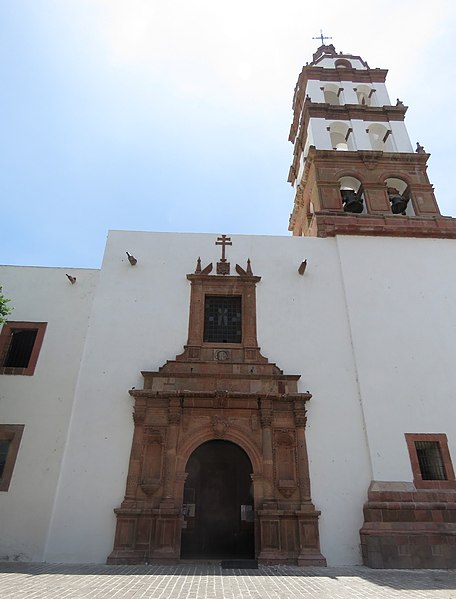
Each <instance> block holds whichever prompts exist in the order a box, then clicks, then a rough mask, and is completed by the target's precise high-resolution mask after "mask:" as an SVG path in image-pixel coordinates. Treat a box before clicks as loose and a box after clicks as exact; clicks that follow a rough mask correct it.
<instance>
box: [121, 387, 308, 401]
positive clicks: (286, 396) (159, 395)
mask: <svg viewBox="0 0 456 599" xmlns="http://www.w3.org/2000/svg"><path fill="white" fill-rule="evenodd" d="M128 393H129V394H130V395H131V396H132V397H135V398H150V399H170V398H173V399H174V398H179V399H183V400H185V399H219V398H220V397H223V398H224V399H241V400H249V399H255V400H257V399H262V398H266V397H267V399H270V400H281V401H286V400H289V401H292V400H293V401H295V400H301V401H309V399H310V398H311V397H312V394H311V393H268V394H267V396H266V395H265V394H264V393H256V392H255V393H250V392H242V391H176V390H169V391H153V390H151V389H130V391H129V392H128Z"/></svg>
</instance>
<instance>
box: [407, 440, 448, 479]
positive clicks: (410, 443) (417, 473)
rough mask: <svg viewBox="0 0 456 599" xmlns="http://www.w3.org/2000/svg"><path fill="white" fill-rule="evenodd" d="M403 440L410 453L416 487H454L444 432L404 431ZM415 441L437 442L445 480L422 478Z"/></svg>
mask: <svg viewBox="0 0 456 599" xmlns="http://www.w3.org/2000/svg"><path fill="white" fill-rule="evenodd" d="M405 440H406V442H407V448H408V452H409V455H410V463H411V466H412V472H413V482H414V484H415V487H416V488H417V489H436V488H437V489H456V478H455V474H454V469H453V463H452V461H451V456H450V450H449V449H448V439H447V436H446V434H445V433H405ZM416 441H431V442H435V443H438V444H439V449H440V455H441V456H442V461H443V467H444V469H445V474H446V477H447V478H446V480H423V478H422V475H421V469H420V464H419V461H418V454H417V451H416V446H415V442H416Z"/></svg>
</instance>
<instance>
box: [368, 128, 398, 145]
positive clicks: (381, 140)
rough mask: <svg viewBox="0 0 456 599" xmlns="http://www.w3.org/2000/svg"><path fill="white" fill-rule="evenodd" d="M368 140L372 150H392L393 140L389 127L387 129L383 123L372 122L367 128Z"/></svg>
mask: <svg viewBox="0 0 456 599" xmlns="http://www.w3.org/2000/svg"><path fill="white" fill-rule="evenodd" d="M367 133H368V135H369V140H370V143H371V147H372V149H373V150H377V151H381V152H394V150H395V148H394V141H393V134H392V131H391V129H387V128H386V127H385V125H381V124H380V123H373V124H372V125H369V127H368V128H367Z"/></svg>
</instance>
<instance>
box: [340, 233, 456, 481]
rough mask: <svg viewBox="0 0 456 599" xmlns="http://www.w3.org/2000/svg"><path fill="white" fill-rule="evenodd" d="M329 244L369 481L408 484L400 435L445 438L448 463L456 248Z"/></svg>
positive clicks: (347, 240) (415, 242)
mask: <svg viewBox="0 0 456 599" xmlns="http://www.w3.org/2000/svg"><path fill="white" fill-rule="evenodd" d="M337 243H338V247H339V253H340V258H341V266H342V272H343V277H344V284H345V290H346V296H347V302H348V313H349V319H350V326H351V331H352V339H353V349H354V353H355V358H356V363H357V372H358V379H359V385H360V389H361V396H362V401H363V406H364V414H365V417H366V426H367V432H368V436H369V446H370V453H371V460H372V465H373V475H374V479H375V480H391V481H404V480H405V481H410V480H412V472H411V467H410V460H409V456H408V451H407V446H406V443H405V438H404V433H406V432H409V433H447V435H448V444H449V449H450V454H451V455H452V457H453V460H455V459H456V403H455V401H454V398H455V397H456V372H455V368H454V356H455V355H456V310H455V308H456V280H455V278H454V276H453V272H452V271H453V264H454V263H455V260H456V242H455V241H452V240H444V239H413V238H411V239H405V238H404V239H385V238H379V237H376V238H374V237H372V238H369V237H367V238H362V237H339V238H338V241H337ZM355 265H356V266H355Z"/></svg>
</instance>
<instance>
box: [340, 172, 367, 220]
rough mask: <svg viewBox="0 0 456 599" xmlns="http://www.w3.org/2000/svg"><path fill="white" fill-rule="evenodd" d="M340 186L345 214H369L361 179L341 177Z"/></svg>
mask: <svg viewBox="0 0 456 599" xmlns="http://www.w3.org/2000/svg"><path fill="white" fill-rule="evenodd" d="M339 186H340V196H341V199H342V207H343V209H344V212H351V213H354V214H362V213H366V212H367V210H366V203H365V201H364V193H363V186H362V183H361V181H360V180H359V179H356V178H355V177H348V176H347V177H341V178H340V179H339Z"/></svg>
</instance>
